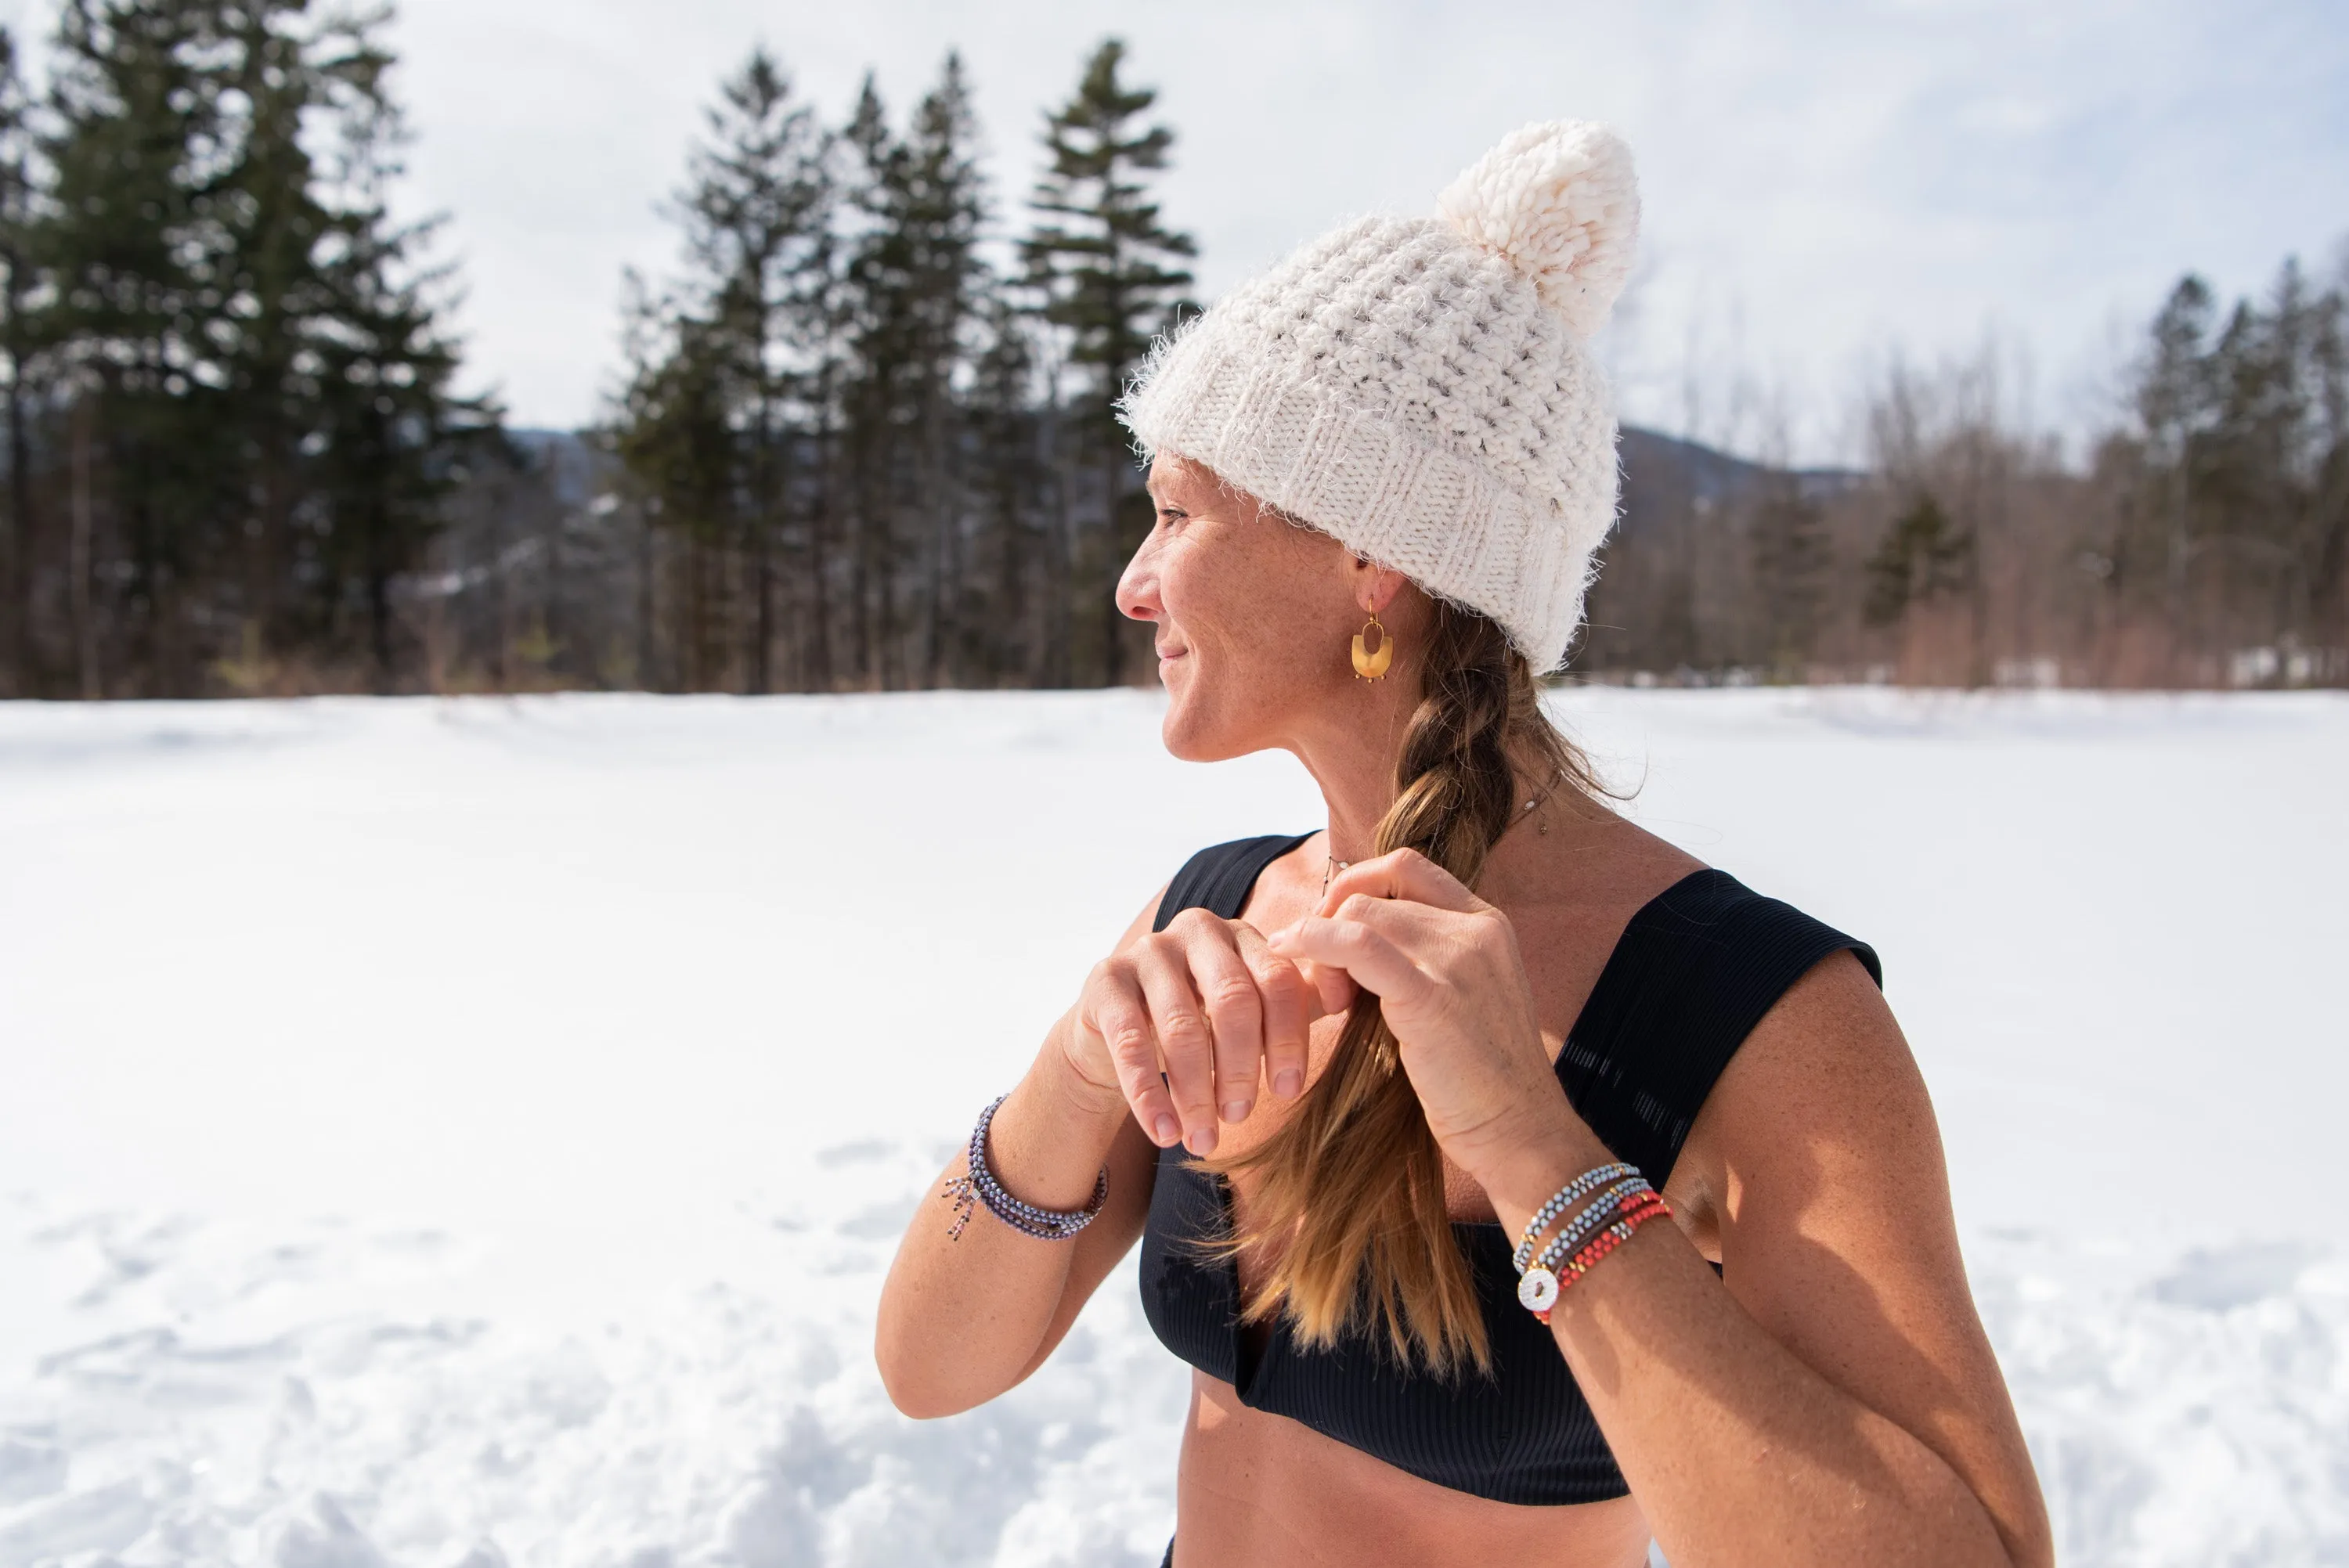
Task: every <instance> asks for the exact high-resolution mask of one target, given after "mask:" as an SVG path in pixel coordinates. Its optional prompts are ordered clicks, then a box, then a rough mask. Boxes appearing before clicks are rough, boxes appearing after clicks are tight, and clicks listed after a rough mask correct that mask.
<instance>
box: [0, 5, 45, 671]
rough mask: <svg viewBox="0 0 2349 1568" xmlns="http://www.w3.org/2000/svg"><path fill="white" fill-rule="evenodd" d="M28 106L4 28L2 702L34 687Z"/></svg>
mask: <svg viewBox="0 0 2349 1568" xmlns="http://www.w3.org/2000/svg"><path fill="white" fill-rule="evenodd" d="M31 107H32V106H31V104H30V103H29V102H28V101H27V99H26V92H25V83H24V77H23V76H22V74H21V72H20V69H19V67H18V63H17V58H16V36H15V35H14V34H12V33H10V32H9V31H8V29H7V28H5V27H0V372H5V375H6V377H7V388H6V397H7V414H6V418H7V431H6V437H5V439H6V443H7V447H6V453H7V458H6V460H7V464H8V486H7V500H6V506H7V513H6V519H5V524H6V526H5V528H0V696H24V695H27V694H29V693H30V692H31V691H32V690H33V689H34V686H35V680H36V677H35V673H34V667H33V666H34V660H35V657H36V655H35V653H34V647H33V622H34V613H33V533H34V529H33V473H32V460H33V455H32V439H31V418H32V415H33V408H32V407H31V403H32V396H31V393H30V389H29V388H28V387H26V378H27V377H28V376H29V375H30V374H31V369H32V360H33V337H32V335H31V332H30V330H29V328H30V323H29V322H28V321H27V319H26V311H27V305H28V301H29V298H30V296H31V294H32V293H33V291H34V289H35V287H36V278H35V276H34V274H33V273H32V271H31V264H32V263H31V256H30V254H29V246H30V242H31V227H32V220H33V213H32V197H33V185H32V149H31V146H30V132H31V126H30V123H29V115H30V112H31Z"/></svg>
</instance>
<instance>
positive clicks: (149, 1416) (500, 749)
mask: <svg viewBox="0 0 2349 1568" xmlns="http://www.w3.org/2000/svg"><path fill="white" fill-rule="evenodd" d="M1557 706H1558V709H1559V712H1560V714H1561V717H1564V718H1565V719H1566V720H1567V722H1568V724H1569V725H1570V726H1571V727H1573V729H1574V730H1575V731H1576V733H1578V735H1579V736H1580V737H1581V738H1583V739H1584V740H1585V741H1586V742H1587V743H1588V745H1590V746H1591V747H1592V748H1593V749H1594V750H1595V751H1596V752H1597V753H1598V754H1599V757H1600V758H1601V759H1602V762H1603V763H1604V764H1605V765H1606V767H1607V768H1608V769H1609V772H1610V774H1611V776H1612V777H1614V778H1615V779H1618V780H1619V781H1620V782H1623V783H1626V784H1630V785H1636V786H1638V787H1639V794H1638V796H1637V798H1636V799H1635V800H1634V801H1633V803H1632V804H1631V806H1630V808H1629V810H1631V811H1632V812H1633V814H1635V815H1636V816H1638V817H1639V818H1640V820H1642V821H1644V822H1646V823H1647V824H1648V825H1650V826H1651V827H1652V828H1654V829H1656V830H1659V831H1661V832H1663V833H1665V834H1667V835H1668V836H1670V837H1671V838H1673V839H1675V840H1676V841H1680V842H1682V843H1683V844H1686V845H1688V846H1689V847H1690V848H1692V850H1694V851H1696V852H1698V853H1699V854H1702V855H1703V856H1704V857H1706V858H1707V859H1708V860H1710V861H1713V863H1715V864H1719V865H1723V866H1724V867H1726V868H1727V869H1729V870H1730V871H1732V872H1735V873H1736V874H1738V875H1739V876H1741V877H1742V878H1744V880H1745V881H1747V882H1749V883H1751V884H1753V885H1754V886H1756V887H1758V888H1761V889H1763V890H1764V891H1767V892H1773V893H1775V894H1777V895H1779V896H1782V897H1785V898H1787V899H1789V900H1790V901H1792V902H1794V903H1797V904H1800V905H1801V906H1803V907H1805V908H1806V909H1808V910H1809V911H1811V912H1812V913H1816V914H1817V915H1819V916H1820V917H1821V918H1823V919H1826V920H1828V921H1831V922H1833V923H1837V924H1838V925H1841V926H1842V927H1844V928H1845V929H1847V930H1849V931H1852V932H1854V933H1856V934H1861V935H1864V936H1866V937H1867V938H1868V939H1869V940H1870V941H1871V942H1873V943H1874V944H1876V945H1877V946H1878V949H1879V951H1880V952H1881V953H1882V954H1883V955H1884V958H1885V962H1886V969H1887V983H1888V987H1889V993H1890V995H1891V997H1892V1000H1893V1003H1894V1005H1895V1007H1896V1009H1897V1010H1898V1011H1899V1015H1900V1016H1901V1018H1902V1020H1903V1022H1904V1025H1905V1026H1906V1027H1907V1029H1908V1030H1909V1036H1910V1038H1911V1041H1912V1043H1913V1045H1914V1047H1915V1048H1916V1050H1917V1053H1918V1056H1919V1058H1920V1061H1921V1062H1922V1063H1923V1065H1924V1068H1925V1071H1926V1074H1927V1078H1928V1080H1929V1082H1930V1085H1931V1087H1932V1089H1933V1092H1934V1096H1935V1100H1936V1104H1937V1106H1938V1108H1939V1109H1940V1115H1941V1118H1942V1121H1943V1127H1944V1132H1945V1135H1946V1138H1947V1140H1948V1144H1949V1148H1950V1151H1951V1169H1952V1180H1953V1184H1954V1191H1955V1198H1956V1203H1957V1208H1958V1214H1959V1220H1960V1223H1961V1229H1962V1232H1963V1233H1964V1236H1965V1238H1966V1243H1967V1247H1968V1258H1969V1264H1970V1267H1971V1272H1972V1275H1973V1279H1974V1284H1975V1288H1976V1292H1977V1295H1978V1296H1979V1298H1980V1300H1981V1303H1982V1311H1983V1315H1984V1318H1985V1321H1986V1323H1987V1324H1988V1326H1989V1327H1990V1329H1991V1333H1992V1339H1993V1341H1994V1343H1995V1344H1996V1346H1997V1347H1998V1350H1999V1353H2000V1356H2001V1358H2002V1362H2003V1364H2004V1366H2005V1367H2006V1369H2007V1374H2008V1377H2009V1379H2010V1381H2011V1383H2012V1384H2013V1388H2014V1392H2015V1396H2016V1399H2017V1402H2018V1405H2019V1406H2020V1408H2021V1409H2022V1411H2023V1419H2024V1424H2025V1427H2026V1429H2027V1431H2028V1434H2029V1436H2030V1439H2031V1441H2032V1444H2033V1451H2034V1453H2035V1455H2036V1456H2037V1459H2038V1460H2039V1464H2040V1468H2041V1473H2042V1477H2043V1480H2044V1482H2045V1485H2046V1487H2047V1491H2048V1494H2049V1499H2050V1502H2051V1506H2052V1507H2053V1509H2054V1514H2055V1518H2056V1522H2057V1528H2058V1532H2059V1539H2060V1541H2061V1543H2062V1551H2063V1558H2064V1562H2066V1563H2073V1564H2105V1563H2111V1564H2165V1565H2166V1564H2172V1563H2176V1564H2188V1563H2193V1564H2205V1563H2259V1564H2262V1565H2273V1564H2289V1563H2343V1562H2349V1211H2344V1207H2343V1206H2342V1205H2341V1204H2340V1203H2339V1202H2337V1200H2336V1197H2335V1195H2336V1194H2337V1193H2338V1192H2339V1191H2340V1190H2341V1185H2342V1180H2343V1178H2344V1175H2349V1152H2344V1140H2342V1139H2341V1138H2340V1137H2339V1135H2338V1132H2337V1130H2335V1127H2334V1123H2335V1121H2336V1120H2337V1115H2338V1112H2337V1109H2336V1108H2337V1107H2338V1106H2339V1105H2340V1104H2341V1103H2342V1100H2343V1097H2344V1091H2349V1051H2344V1048H2343V1047H2344V1045H2349V1027H2344V1024H2343V1022H2342V1017H2343V1014H2342V1010H2341V1008H2340V1006H2338V1004H2337V1002H2336V1001H2335V995H2336V993H2337V991H2338V989H2339V983H2340V975H2341V971H2342V969H2343V965H2341V962H2340V954H2341V953H2342V952H2343V950H2344V936H2349V916H2344V913H2343V910H2342V904H2341V901H2340V898H2339V894H2338V890H2339V889H2341V888H2342V887H2344V886H2349V831H2344V809H2343V804H2342V799H2343V796H2342V787H2341V781H2342V780H2343V779H2344V778H2349V701H2344V700H2343V699H2341V698H2339V697H2337V696H2327V695H2314V694H2312V695H2294V696H2272V697H2271V696H2224V697H2220V696H2129V697H2121V696H2085V695H2078V694H2065V693H2033V694H2013V695H2005V696H1955V695H1930V694H1904V693H1897V692H1890V691H1883V690H1856V689H1844V690H1837V689H1826V690H1806V691H1770V690H1744V691H1721V692H1704V693H1682V692H1659V691H1646V692H1630V691H1620V690H1584V691H1576V692H1569V693H1566V694H1562V695H1561V696H1560V698H1559V700H1558V704H1557ZM1157 712H1158V708H1157V701H1156V699H1155V698H1154V697H1153V696H1146V695H1143V694H1138V693H1123V692H1119V693H1087V694H1035V695H1000V696H966V695H944V694H937V695H919V696H890V697H871V698H865V697H855V698H781V699H773V700H768V701H758V702H751V701H742V700H735V699H725V698H654V697H630V696H617V697H580V696H563V697H550V698H537V699H527V700H504V699H469V700H463V701H451V702H440V701H422V700H418V701H384V702H376V701H363V700H349V701H342V700H336V701H319V702H305V703H292V704H216V705H202V706H179V705H138V706H115V707H36V706H31V705H0V1069H5V1072H4V1073H0V1282H5V1288H0V1568H16V1565H17V1564H32V1563H48V1562H53V1561H55V1562H71V1563H100V1562H109V1561H119V1562H121V1563H124V1564H129V1565H138V1564H147V1563H158V1564H160V1563H177V1562H191V1563H229V1562H233V1563H273V1564H277V1565H280V1568H365V1565H374V1564H382V1563H395V1564H401V1565H403V1568H404V1565H409V1564H416V1565H419V1568H460V1564H461V1565H464V1568H494V1565H496V1564H499V1563H510V1564H513V1565H515V1568H522V1565H525V1564H530V1565H536V1564H555V1563H563V1564H569V1563H580V1564H605V1563H608V1564H613V1565H616V1568H618V1565H627V1568H662V1565H665V1564H666V1565H675V1568H686V1565H688V1564H713V1565H714V1564H721V1563H741V1564H745V1565H763V1564H792V1563H827V1564H880V1563H999V1564H1006V1565H1009V1564H1047V1563H1070V1564H1076V1563H1084V1564H1094V1563H1121V1562H1124V1563H1142V1564H1147V1563H1155V1562H1156V1560H1157V1553H1158V1552H1159V1550H1160V1549H1161V1547H1162V1546H1163V1544H1164V1539H1165V1533H1166V1531H1167V1528H1168V1526H1169V1523H1170V1522H1171V1519H1172V1513H1173V1501H1172V1499H1173V1474H1174V1449H1175V1441H1176V1422H1177V1420H1178V1418H1179V1416H1180V1413H1181V1409H1182V1401H1183V1389H1184V1379H1183V1376H1182V1374H1181V1371H1180V1369H1179V1368H1178V1367H1177V1366H1176V1365H1175V1364H1174V1362H1173V1360H1172V1358H1171V1357H1168V1356H1167V1355H1166V1354H1165V1353H1164V1351H1162V1350H1161V1349H1160V1348H1159V1347H1158V1346H1157V1345H1156V1344H1155V1342H1154V1341H1153V1340H1152V1339H1151V1338H1150V1336H1149V1335H1148V1332H1147V1330H1146V1328H1145V1326H1143V1323H1142V1320H1141V1316H1140V1313H1139V1311H1138V1308H1137V1307H1136V1305H1135V1304H1134V1303H1133V1299H1132V1293H1133V1283H1132V1278H1131V1274H1130V1273H1122V1274H1120V1275H1118V1276H1116V1277H1113V1278H1112V1281H1111V1282H1110V1284H1108V1285H1106V1286H1105V1287H1104V1288H1103V1290H1102V1294H1101V1295H1100V1296H1099V1297H1098V1298H1097V1299H1096V1300H1095V1302H1094V1304H1093V1305H1092V1306H1091V1307H1090V1308H1089V1309H1088V1310H1087V1313H1086V1315H1085V1317H1084V1318H1083V1320H1082V1321H1081V1324H1080V1326H1079V1328H1078V1330H1077V1332H1076V1333H1075V1334H1074V1335H1073V1336H1071V1341H1070V1343H1069V1345H1068V1346H1066V1347H1065V1348H1064V1349H1063V1350H1062V1351H1061V1354H1060V1355H1059V1356H1058V1357H1056V1358H1055V1359H1054V1361H1053V1362H1052V1363H1051V1364H1050V1366H1049V1367H1046V1368H1045V1369H1044V1371H1042V1372H1041V1373H1040V1375H1039V1376H1038V1377H1036V1378H1034V1379H1033V1380H1032V1381H1031V1382H1030V1384H1029V1385H1028V1386H1027V1387H1022V1388H1021V1389H1019V1390H1018V1391H1016V1392H1015V1393H1014V1394H1012V1395H1010V1396H1009V1397H1007V1398H1004V1399H1002V1400H999V1401H998V1402H996V1403H995V1404H994V1405H992V1406H990V1407H988V1408H986V1409H983V1410H980V1411H978V1412H975V1413H973V1414H971V1415H969V1416H967V1417H964V1418H958V1419H956V1420H952V1421H946V1422H938V1423H928V1424H923V1423H916V1422H912V1421H908V1420H905V1419H904V1418H900V1417H898V1416H897V1415H895V1412H894V1411H892V1410H891V1409H890V1408H889V1407H888V1405H887V1403H886V1401H885V1399H884V1398H882V1396H881V1392H880V1388H879V1385H878V1381H877V1378H876V1377H875V1376H874V1371H873V1368H872V1365H871V1358H870V1350H869V1344H870V1323H871V1311H872V1302H873V1297H874V1291H875V1289H876V1287H877V1284H878V1281H879V1276H880V1272H881V1270H882V1269H883V1268H885V1265H886V1263H887V1259H888V1255H889V1253H890V1251H891V1249H892V1247H893V1245H894V1243H895V1236H896V1233H897V1231H898V1228H899V1226H900V1225H901V1223H902V1219H903V1216H904V1215H905V1213H906V1212H908V1208H909V1205H910V1204H911V1203H912V1202H914V1201H915V1197H916V1193H917V1192H918V1191H919V1188H920V1186H921V1183H922V1182H923V1181H925V1180H926V1178H927V1176H928V1174H929V1173H930V1172H931V1171H933V1170H934V1169H935V1168H936V1165H937V1164H939V1163H941V1162H942V1161H944V1159H945V1158H946V1156H947V1151H948V1150H950V1149H951V1148H952V1147H953V1146H955V1145H956V1144H957V1143H958V1142H959V1140H961V1139H962V1138H963V1137H964V1136H965V1135H966V1134H967V1132H968V1126H969V1122H970V1119H971V1117H972V1115H973V1114H974V1113H975V1112H976V1111H977V1109H978V1107H979V1105H981V1104H982V1103H984V1101H985V1100H986V1099H988V1097H989V1096H990V1095H992V1094H994V1093H995V1092H998V1091H999V1089H1000V1088H1002V1087H1003V1086H1004V1085H1006V1084H1008V1083H1009V1081H1010V1079H1011V1078H1013V1077H1014V1076H1015V1075H1016V1074H1017V1073H1018V1071H1019V1068H1020V1067H1021V1065H1022V1064H1023V1063H1024V1062H1025V1060H1026V1059H1027V1057H1029V1056H1030V1054H1031V1053H1032V1052H1033V1050H1034V1048H1035V1045H1036V1041H1037V1040H1038V1038H1039V1037H1040V1033H1041V1030H1042V1029H1043V1027H1044V1026H1045V1025H1046V1024H1047V1023H1048V1022H1049V1020H1050V1018H1051V1017H1053V1016H1056V1015H1057V1014H1058V1013H1059V1012H1060V1011H1061V1008H1062V1007H1064V1006H1066V1005H1067V1002H1068V1000H1069V999H1070V998H1071V996H1072V995H1073V994H1074V989H1075V986H1076V985H1077V983H1078V981H1079V980H1080V978H1081V975H1083V973H1084V970H1085V968H1086V967H1087V966H1088V965H1090V964H1091V962H1092V959H1093V958H1094V957H1095V956H1097V955H1098V953H1099V951H1100V950H1101V949H1102V946H1103V945H1104V944H1106V943H1107V942H1108V941H1109V940H1110V939H1111V938H1112V936H1113V935H1114V934H1116V932H1117V931H1118V930H1119V929H1120V928H1121V927H1122V926H1123V924H1124V923H1125V922H1126V921H1127V920H1128V919H1129V918H1131V916H1132V915H1133V913H1134V912H1135V910H1137V909H1138V908H1139V907H1140V906H1141V905H1142V903H1143V901H1144V899H1145V898H1146V897H1147V896H1148V895H1149V894H1150V892H1151V891H1152V890H1153V889H1154V888H1155V887H1156V886H1157V885H1158V884H1159V882H1162V881H1163V880H1164V878H1165V876H1166V875H1167V874H1168V873H1169V872H1171V871H1172V870H1173V868H1174V866H1175V865H1176V864H1178V863H1179V862H1180V861H1181V860H1182V859H1183V857H1184V856H1185V854H1187V853H1188V852H1189V851H1191V850H1192V849H1194V848H1196V847H1197V846H1198V845H1200V844H1203V843H1206V842H1210V841H1215V840H1217V839H1221V838H1228V837H1232V836H1235V835H1237V834H1241V833H1247V832H1259V831H1271V830H1299V829H1301V828H1303V827H1306V826H1309V825H1310V824H1311V823H1312V822H1313V821H1314V820H1315V814H1314V809H1313V808H1314V797H1313V795H1312V792H1311V790H1310V787H1309V783H1308V781H1307V780H1306V779H1304V777H1303V775H1302V774H1301V772H1300V771H1299V770H1298V769H1296V767H1295V766H1294V765H1293V764H1292V763H1290V762H1289V761H1288V759H1286V758H1277V757H1274V758H1248V759H1246V760H1243V761H1240V762H1237V763H1230V764H1225V765H1221V766H1218V767H1215V768H1208V769H1200V768H1193V767H1186V766H1185V765H1182V764H1178V763H1175V762H1173V761H1171V760H1169V759H1168V758H1165V757H1164V755H1163V753H1162V752H1161V751H1160V750H1159V748H1158V746H1157V740H1156V716H1157ZM951 1331H952V1330H951V1326H947V1325H941V1326H940V1332H942V1333H950V1332H951Z"/></svg>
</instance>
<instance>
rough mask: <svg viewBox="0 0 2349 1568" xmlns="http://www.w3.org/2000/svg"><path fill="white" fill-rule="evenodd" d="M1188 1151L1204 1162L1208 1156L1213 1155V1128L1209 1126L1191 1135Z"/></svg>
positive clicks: (1214, 1148)
mask: <svg viewBox="0 0 2349 1568" xmlns="http://www.w3.org/2000/svg"><path fill="white" fill-rule="evenodd" d="M1190 1150H1191V1152H1192V1153H1194V1154H1195V1155H1197V1156H1198V1157H1199V1158H1200V1159H1202V1160H1205V1159H1206V1157H1207V1156H1208V1155H1210V1154H1213V1153H1214V1152H1215V1151H1216V1130H1215V1128H1214V1127H1213V1126H1212V1125H1210V1126H1207V1127H1203V1128H1201V1129H1199V1130H1198V1131H1196V1132H1195V1133H1193V1134H1192V1135H1191V1140H1190Z"/></svg>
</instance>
